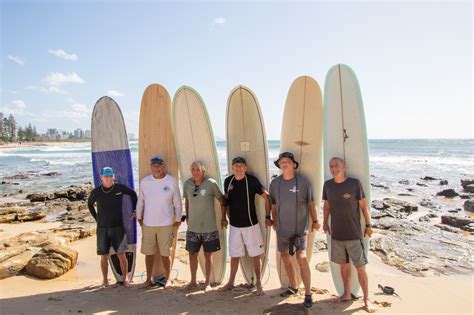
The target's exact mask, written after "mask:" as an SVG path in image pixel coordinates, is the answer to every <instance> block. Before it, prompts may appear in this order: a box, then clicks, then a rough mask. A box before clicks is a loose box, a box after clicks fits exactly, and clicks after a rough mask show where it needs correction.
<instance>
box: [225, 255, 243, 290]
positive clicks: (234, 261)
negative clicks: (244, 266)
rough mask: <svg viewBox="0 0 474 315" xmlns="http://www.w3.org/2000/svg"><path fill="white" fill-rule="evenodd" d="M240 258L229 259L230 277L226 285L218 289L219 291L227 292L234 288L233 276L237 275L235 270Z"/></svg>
mask: <svg viewBox="0 0 474 315" xmlns="http://www.w3.org/2000/svg"><path fill="white" fill-rule="evenodd" d="M239 260H240V257H231V258H230V277H229V281H227V284H226V285H225V286H223V287H222V288H220V291H228V290H232V289H233V288H234V281H235V275H236V274H237V269H238V268H239Z"/></svg>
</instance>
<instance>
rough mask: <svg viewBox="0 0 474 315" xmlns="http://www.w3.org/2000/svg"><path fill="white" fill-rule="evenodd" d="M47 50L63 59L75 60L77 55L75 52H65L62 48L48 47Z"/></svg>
mask: <svg viewBox="0 0 474 315" xmlns="http://www.w3.org/2000/svg"><path fill="white" fill-rule="evenodd" d="M48 52H49V53H50V54H51V55H53V56H56V57H59V58H62V59H64V60H72V61H76V60H77V59H78V57H77V55H76V54H68V53H67V52H65V51H64V50H62V49H57V50H54V49H48Z"/></svg>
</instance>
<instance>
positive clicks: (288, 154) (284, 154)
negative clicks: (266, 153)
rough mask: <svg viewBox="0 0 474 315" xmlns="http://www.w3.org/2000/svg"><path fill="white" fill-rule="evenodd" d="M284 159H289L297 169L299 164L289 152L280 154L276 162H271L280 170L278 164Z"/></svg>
mask: <svg viewBox="0 0 474 315" xmlns="http://www.w3.org/2000/svg"><path fill="white" fill-rule="evenodd" d="M285 157H286V158H289V159H291V161H293V163H294V164H296V167H295V169H296V168H298V166H299V165H300V163H298V162H296V161H295V156H294V155H293V153H291V152H283V153H280V155H278V160H276V161H275V162H273V163H275V166H276V167H278V168H280V165H279V164H278V163H279V162H280V160H281V159H282V158H285Z"/></svg>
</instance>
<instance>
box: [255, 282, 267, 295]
mask: <svg viewBox="0 0 474 315" xmlns="http://www.w3.org/2000/svg"><path fill="white" fill-rule="evenodd" d="M255 295H256V296H262V295H265V292H263V288H262V285H261V284H257V291H256V292H255Z"/></svg>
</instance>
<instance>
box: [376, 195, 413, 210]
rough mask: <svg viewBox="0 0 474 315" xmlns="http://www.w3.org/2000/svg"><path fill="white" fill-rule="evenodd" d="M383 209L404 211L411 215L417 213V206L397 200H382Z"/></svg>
mask: <svg viewBox="0 0 474 315" xmlns="http://www.w3.org/2000/svg"><path fill="white" fill-rule="evenodd" d="M383 205H384V208H385V209H387V208H395V210H399V211H404V212H408V213H411V212H413V211H418V206H417V205H415V204H412V203H409V202H407V201H404V200H398V199H393V198H384V199H383Z"/></svg>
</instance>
